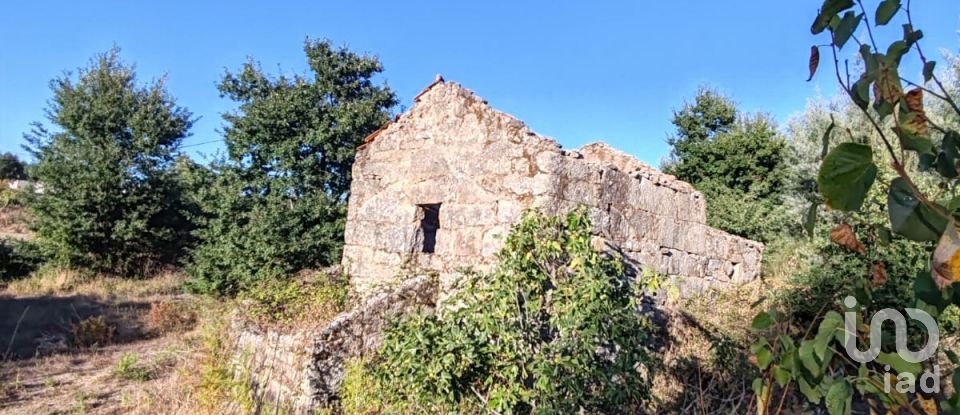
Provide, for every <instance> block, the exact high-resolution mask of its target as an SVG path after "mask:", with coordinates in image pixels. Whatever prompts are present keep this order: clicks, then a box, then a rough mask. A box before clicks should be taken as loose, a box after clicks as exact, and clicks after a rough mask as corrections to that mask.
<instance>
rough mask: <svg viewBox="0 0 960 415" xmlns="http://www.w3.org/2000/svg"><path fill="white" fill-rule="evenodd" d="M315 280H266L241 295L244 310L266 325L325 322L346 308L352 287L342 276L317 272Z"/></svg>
mask: <svg viewBox="0 0 960 415" xmlns="http://www.w3.org/2000/svg"><path fill="white" fill-rule="evenodd" d="M317 274H318V275H319V277H320V278H317V279H316V280H314V281H305V280H303V279H298V278H294V279H289V280H276V279H266V280H263V281H260V282H258V283H256V284H254V285H253V286H252V287H250V288H249V289H247V290H245V291H242V292H241V293H240V295H239V299H240V300H241V301H245V302H246V305H245V307H244V311H245V312H246V313H247V314H248V315H249V316H250V317H252V318H254V319H255V320H259V321H261V322H264V323H279V324H287V323H294V322H296V321H299V320H305V319H306V317H307V316H309V321H311V322H321V321H326V320H329V319H330V318H332V317H333V316H335V315H337V314H338V313H340V312H342V311H343V310H344V309H345V308H346V306H347V297H348V292H349V287H348V285H347V281H346V278H343V277H342V276H340V275H326V274H322V273H317Z"/></svg>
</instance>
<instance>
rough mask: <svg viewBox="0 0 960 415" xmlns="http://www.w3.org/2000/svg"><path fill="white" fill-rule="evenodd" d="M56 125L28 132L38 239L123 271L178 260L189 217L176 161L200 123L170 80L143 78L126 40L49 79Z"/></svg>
mask: <svg viewBox="0 0 960 415" xmlns="http://www.w3.org/2000/svg"><path fill="white" fill-rule="evenodd" d="M50 87H51V89H52V90H53V98H52V99H51V101H50V106H49V108H48V109H47V113H48V121H49V123H50V124H52V125H53V126H55V128H56V129H55V130H48V129H47V128H46V127H45V126H44V125H42V124H40V123H36V124H35V126H34V130H33V131H32V133H31V134H28V135H27V139H28V142H29V146H28V147H29V148H28V149H29V150H30V152H31V153H32V155H33V156H34V158H35V159H36V165H35V166H34V168H33V169H32V171H31V175H32V177H33V178H34V179H35V180H36V181H38V182H39V183H41V184H42V186H43V191H42V192H41V193H36V194H30V195H28V197H27V207H28V208H29V210H30V211H31V212H32V215H33V226H34V227H35V229H36V233H37V237H38V242H39V243H40V246H41V247H42V249H43V250H44V251H45V252H46V253H48V254H49V255H50V256H51V257H52V258H53V259H54V260H56V261H58V262H60V263H61V264H63V265H67V266H77V267H84V268H91V269H95V270H101V271H112V272H118V273H125V272H131V271H136V270H142V269H143V267H146V266H149V265H152V264H155V263H156V262H158V261H159V262H173V261H174V260H175V258H176V256H177V254H178V253H179V251H180V249H182V248H183V244H182V242H183V241H185V240H186V239H185V238H184V232H186V230H187V226H186V222H185V220H184V217H183V215H181V213H180V206H179V200H180V196H179V188H178V186H177V181H176V179H175V177H174V176H175V174H174V172H173V170H172V169H171V166H172V163H173V161H174V157H175V156H176V154H177V151H178V147H179V145H180V143H181V141H182V140H183V138H184V137H186V136H187V135H188V131H189V129H190V126H191V125H192V123H193V120H192V118H191V114H190V112H188V111H187V110H186V109H184V108H182V107H179V106H177V105H176V102H175V100H174V99H173V97H171V96H170V95H169V94H168V93H167V91H166V90H165V88H164V84H163V80H162V79H161V80H159V81H155V82H153V83H150V84H147V85H144V86H141V85H138V83H137V80H136V74H135V71H134V68H133V67H132V66H128V65H125V64H124V63H123V62H122V61H121V60H120V56H119V51H118V50H117V49H114V50H111V51H109V52H107V53H104V54H101V55H98V56H96V57H95V58H94V59H93V60H92V61H91V62H90V65H89V66H88V67H86V68H82V69H80V70H79V71H78V73H77V76H76V78H74V77H71V76H70V75H69V74H68V75H65V76H63V77H61V78H57V79H55V80H53V81H52V82H51V85H50Z"/></svg>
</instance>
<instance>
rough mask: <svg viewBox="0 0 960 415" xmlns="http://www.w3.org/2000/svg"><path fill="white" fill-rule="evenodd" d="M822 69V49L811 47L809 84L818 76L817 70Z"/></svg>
mask: <svg viewBox="0 0 960 415" xmlns="http://www.w3.org/2000/svg"><path fill="white" fill-rule="evenodd" d="M818 67H820V48H818V47H816V46H811V47H810V77H809V78H807V82H810V81H811V80H812V79H813V75H816V74H817V68H818Z"/></svg>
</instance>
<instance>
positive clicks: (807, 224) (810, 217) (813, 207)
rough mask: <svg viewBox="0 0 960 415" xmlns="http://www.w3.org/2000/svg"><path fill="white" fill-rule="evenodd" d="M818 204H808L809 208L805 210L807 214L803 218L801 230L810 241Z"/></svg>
mask: <svg viewBox="0 0 960 415" xmlns="http://www.w3.org/2000/svg"><path fill="white" fill-rule="evenodd" d="M819 206H820V204H819V203H817V202H813V203H811V204H810V207H809V208H807V214H806V215H805V216H804V218H803V230H805V231H806V232H807V235H808V236H809V237H810V239H813V231H814V228H815V227H816V226H817V208H819Z"/></svg>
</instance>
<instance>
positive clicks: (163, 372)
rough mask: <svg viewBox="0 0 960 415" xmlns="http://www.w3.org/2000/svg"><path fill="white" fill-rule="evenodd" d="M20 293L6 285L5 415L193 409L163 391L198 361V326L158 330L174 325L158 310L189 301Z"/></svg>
mask: <svg viewBox="0 0 960 415" xmlns="http://www.w3.org/2000/svg"><path fill="white" fill-rule="evenodd" d="M170 281H171V282H170V284H173V283H174V282H173V281H174V280H173V279H170ZM98 284H99V285H98V287H100V286H103V285H104V284H103V283H102V282H98ZM19 291H23V289H22V288H17V287H9V286H8V287H4V288H3V289H2V290H0V350H2V351H3V356H4V358H3V360H2V361H0V413H4V414H30V415H39V414H127V413H142V414H154V413H187V412H183V411H180V410H178V409H177V408H172V407H170V403H169V402H170V400H169V399H167V397H164V396H161V395H163V394H164V393H167V392H165V391H170V390H175V389H176V388H175V387H173V386H175V385H170V383H174V382H177V380H176V376H174V375H175V374H176V372H177V370H182V369H180V368H182V367H184V366H185V365H184V364H185V363H186V362H188V361H189V359H191V358H194V356H193V355H194V353H195V351H194V350H195V348H194V347H193V346H192V343H191V341H190V339H191V338H192V337H195V330H194V329H193V328H192V327H190V326H189V325H190V324H191V322H190V321H187V322H182V323H184V324H183V325H180V326H179V327H173V328H172V327H159V326H158V324H160V325H164V324H169V322H164V321H160V323H157V320H163V318H165V317H162V316H160V317H158V312H157V311H156V310H151V309H152V308H155V307H156V304H159V303H167V304H173V303H185V302H189V301H191V300H190V298H185V297H183V296H181V295H177V294H169V293H168V294H156V293H148V294H147V295H144V296H142V297H141V296H137V295H131V296H123V295H120V296H117V295H116V294H115V293H110V295H102V294H98V293H97V292H96V291H97V290H96V289H86V290H84V289H72V290H68V292H66V293H46V294H42V295H32V294H28V293H22V292H19ZM85 291H87V293H84V292H85ZM168 291H171V292H172V291H175V290H173V289H170V290H168ZM77 292H80V293H77ZM160 308H162V307H160ZM177 318H182V316H181V317H177ZM179 323H181V322H178V324H179Z"/></svg>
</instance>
